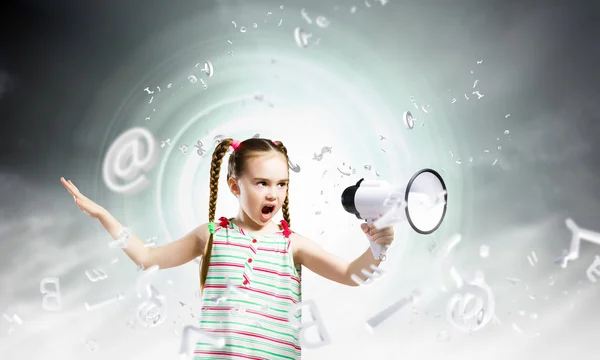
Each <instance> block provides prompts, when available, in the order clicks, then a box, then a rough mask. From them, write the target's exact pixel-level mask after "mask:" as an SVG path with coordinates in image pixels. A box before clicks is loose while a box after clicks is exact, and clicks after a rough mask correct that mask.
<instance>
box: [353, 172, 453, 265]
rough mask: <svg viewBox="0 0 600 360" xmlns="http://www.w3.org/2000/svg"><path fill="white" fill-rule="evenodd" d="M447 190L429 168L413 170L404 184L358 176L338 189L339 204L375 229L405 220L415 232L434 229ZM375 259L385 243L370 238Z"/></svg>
mask: <svg viewBox="0 0 600 360" xmlns="http://www.w3.org/2000/svg"><path fill="white" fill-rule="evenodd" d="M447 201H448V193H447V189H446V184H445V183H444V180H443V179H442V177H441V176H440V174H439V173H438V172H437V171H435V170H432V169H423V170H420V171H418V172H416V173H415V174H414V175H413V176H412V177H411V179H410V180H409V181H408V183H407V184H406V186H392V185H390V184H389V183H388V182H387V181H383V180H365V179H364V178H363V179H360V180H359V181H358V182H357V183H356V185H352V186H349V187H347V188H346V189H345V190H344V192H343V193H342V206H343V207H344V209H345V210H346V211H347V212H349V213H351V214H354V215H356V217H357V218H359V219H363V220H366V221H367V223H368V224H374V225H375V227H376V228H377V229H381V228H384V227H387V226H392V225H394V224H396V223H399V222H401V221H405V220H406V221H408V223H409V225H410V227H411V228H412V229H413V230H414V231H416V232H417V233H419V234H422V235H428V234H431V233H433V232H434V231H436V230H437V229H438V228H439V227H440V225H441V224H442V221H443V220H444V217H445V216H446V208H447ZM371 250H372V252H373V256H375V258H376V259H381V260H383V259H384V258H385V252H386V250H387V249H386V247H385V246H383V245H381V244H377V243H374V242H371Z"/></svg>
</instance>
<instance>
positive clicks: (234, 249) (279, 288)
mask: <svg viewBox="0 0 600 360" xmlns="http://www.w3.org/2000/svg"><path fill="white" fill-rule="evenodd" d="M220 225H221V226H220V227H217V228H216V229H215V233H214V235H213V248H212V255H211V258H210V266H209V268H208V275H207V278H206V284H205V286H204V292H203V294H202V309H201V313H200V325H199V327H200V328H201V329H204V330H205V331H207V332H210V333H211V334H213V335H214V336H216V337H220V338H224V339H225V346H224V347H216V346H213V345H211V344H210V343H207V342H203V341H202V340H199V341H198V342H197V343H196V346H195V349H194V359H195V360H197V359H261V360H262V359H268V360H273V359H282V360H284V359H285V360H288V359H289V360H293V359H300V358H301V347H300V340H299V333H300V330H299V329H298V327H297V326H296V327H295V326H293V324H292V323H290V322H289V321H288V314H289V310H290V308H291V306H292V305H294V304H297V303H300V302H301V301H302V300H301V299H302V297H301V287H300V282H301V271H300V268H299V267H298V268H297V267H295V266H294V262H293V257H292V247H291V242H290V240H289V239H288V236H289V231H288V232H286V231H280V232H277V233H275V234H272V235H258V234H256V235H252V234H251V233H248V232H245V231H244V230H243V229H242V228H240V227H238V226H237V225H235V224H234V223H232V222H231V221H230V219H226V218H221V224H220ZM282 227H283V229H284V230H288V229H287V223H285V221H282ZM228 281H229V284H230V286H229V290H228V286H227V284H228ZM232 287H233V288H232ZM292 316H294V317H295V318H296V319H297V321H298V322H300V321H301V311H300V310H298V311H297V312H295V313H294V314H293V315H292Z"/></svg>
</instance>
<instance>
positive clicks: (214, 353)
mask: <svg viewBox="0 0 600 360" xmlns="http://www.w3.org/2000/svg"><path fill="white" fill-rule="evenodd" d="M200 354H203V355H222V356H235V357H239V358H243V359H252V360H267V359H265V358H261V357H256V356H248V355H244V354H238V353H234V352H231V351H209V350H194V355H200Z"/></svg>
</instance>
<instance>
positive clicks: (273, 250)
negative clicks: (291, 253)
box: [258, 248, 287, 254]
mask: <svg viewBox="0 0 600 360" xmlns="http://www.w3.org/2000/svg"><path fill="white" fill-rule="evenodd" d="M258 250H260V251H270V252H275V253H280V254H287V250H277V249H267V248H258Z"/></svg>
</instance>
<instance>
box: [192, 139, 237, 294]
mask: <svg viewBox="0 0 600 360" xmlns="http://www.w3.org/2000/svg"><path fill="white" fill-rule="evenodd" d="M232 142H233V140H232V139H223V140H222V141H221V142H220V143H219V144H218V145H217V146H216V147H215V151H214V152H213V155H212V162H211V164H210V199H209V201H208V222H209V229H210V230H211V231H210V236H209V238H208V241H207V243H206V248H205V249H204V255H203V256H202V265H201V266H200V289H201V291H203V290H204V284H205V283H206V277H207V276H208V266H209V264H210V256H211V254H212V246H213V234H214V221H215V212H216V210H217V196H218V192H219V174H220V173H221V163H222V162H223V157H224V156H225V154H226V153H227V150H228V149H229V146H230V145H231V143H232Z"/></svg>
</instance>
